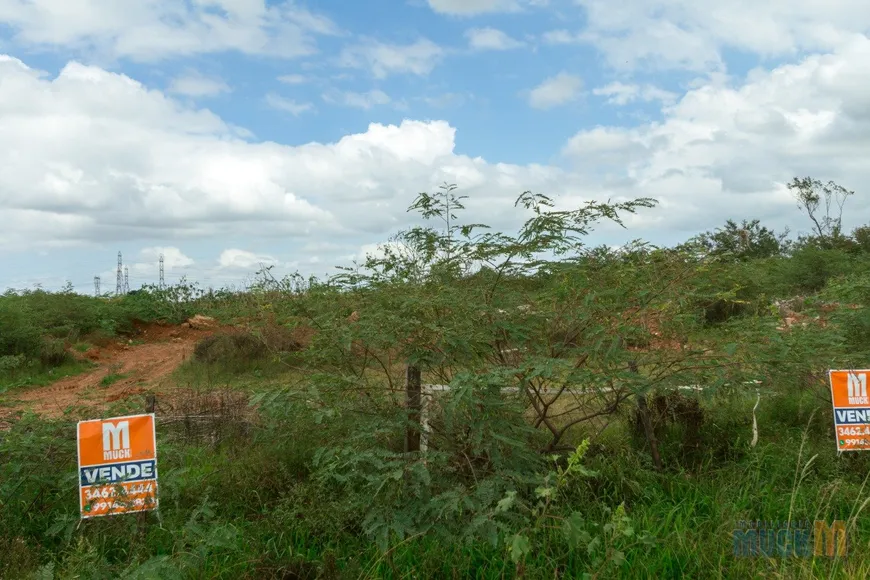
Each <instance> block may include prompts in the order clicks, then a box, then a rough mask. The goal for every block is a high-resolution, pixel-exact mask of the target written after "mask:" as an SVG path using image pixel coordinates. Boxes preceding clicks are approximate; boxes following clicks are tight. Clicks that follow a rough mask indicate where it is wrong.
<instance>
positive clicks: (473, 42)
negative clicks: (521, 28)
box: [465, 27, 525, 50]
mask: <svg viewBox="0 0 870 580" xmlns="http://www.w3.org/2000/svg"><path fill="white" fill-rule="evenodd" d="M465 37H466V38H467V39H468V46H469V47H471V48H472V49H474V50H510V49H512V48H520V47H522V46H524V45H525V43H523V42H520V41H519V40H516V39H513V38H511V37H510V36H508V35H507V34H505V33H504V32H502V31H501V30H498V29H497V28H489V27H487V28H472V29H470V30H466V31H465Z"/></svg>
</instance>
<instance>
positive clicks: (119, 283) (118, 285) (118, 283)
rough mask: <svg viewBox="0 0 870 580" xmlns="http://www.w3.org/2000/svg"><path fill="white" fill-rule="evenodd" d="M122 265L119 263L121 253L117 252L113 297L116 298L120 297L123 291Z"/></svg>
mask: <svg viewBox="0 0 870 580" xmlns="http://www.w3.org/2000/svg"><path fill="white" fill-rule="evenodd" d="M122 265H123V264H122V261H121V252H118V270H117V273H116V279H115V295H116V296H120V295H121V293H122V292H123V291H124V279H123V278H122V274H121V266H122Z"/></svg>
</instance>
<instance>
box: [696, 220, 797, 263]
mask: <svg viewBox="0 0 870 580" xmlns="http://www.w3.org/2000/svg"><path fill="white" fill-rule="evenodd" d="M787 237H788V231H786V232H784V233H782V234H776V233H775V232H774V231H773V230H771V229H768V228H767V227H764V226H762V225H761V222H760V221H759V220H757V219H756V220H752V221H747V220H743V222H742V223H741V224H740V225H738V224H737V223H736V222H735V221H733V220H730V219H729V220H727V221H726V222H725V226H724V227H722V228H716V229H715V230H714V231H708V232H705V233H703V234H700V235H698V236H696V237H695V238H693V239H692V240H690V241H689V244H692V243H694V244H696V245H697V246H698V247H699V248H700V249H701V250H702V252H703V253H705V254H706V255H709V256H714V257H716V258H720V259H724V260H736V261H747V260H753V259H757V258H771V257H773V256H778V255H780V254H782V253H783V251H784V250H785V249H786V248H787V241H786V239H787Z"/></svg>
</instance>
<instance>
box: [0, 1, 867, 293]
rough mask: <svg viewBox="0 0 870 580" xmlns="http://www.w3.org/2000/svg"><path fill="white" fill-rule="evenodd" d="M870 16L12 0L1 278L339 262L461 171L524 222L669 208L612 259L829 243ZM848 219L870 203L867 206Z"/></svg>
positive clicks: (850, 181) (0, 60) (608, 232)
mask: <svg viewBox="0 0 870 580" xmlns="http://www.w3.org/2000/svg"><path fill="white" fill-rule="evenodd" d="M868 26H870V7H866V6H865V3H861V2H857V0H840V1H837V2H833V3H832V4H830V5H826V7H825V8H821V7H819V6H817V5H816V3H813V2H810V1H809V0H800V1H797V2H788V3H785V2H770V3H765V4H764V5H755V4H747V3H745V2H744V1H743V0H723V2H720V3H717V6H716V7H715V8H712V9H711V8H709V7H708V8H706V9H705V8H703V7H702V6H699V5H698V4H697V3H693V2H689V1H688V0H669V1H667V2H664V1H663V2H656V1H648V0H626V1H625V2H623V3H619V4H613V3H606V2H604V1H603V0H413V1H403V0H390V1H388V0H381V1H377V2H371V3H355V2H354V3H351V2H342V3H339V2H337V1H334V0H331V1H321V2H308V3H304V2H286V1H278V0H269V1H268V2H264V1H263V0H211V1H208V2H197V3H191V2H190V1H187V2H181V1H179V0H172V1H170V0H128V1H127V2H125V3H118V2H116V1H112V0H91V1H88V2H86V1H85V0H29V1H28V2H25V1H24V0H0V55H5V56H3V57H0V146H2V147H3V148H4V151H8V152H10V153H9V154H8V155H6V158H5V159H3V158H0V170H2V171H0V216H2V217H3V218H4V223H6V224H7V226H6V228H5V231H2V232H0V287H8V286H12V287H18V288H21V287H32V286H34V285H35V284H41V285H43V286H44V287H46V288H57V287H60V286H61V285H62V284H63V282H64V281H65V280H71V281H72V282H73V283H74V285H75V286H76V288H77V289H79V290H81V291H88V292H90V291H92V289H93V282H92V279H93V276H95V275H100V276H101V277H102V281H103V288H104V289H106V288H107V287H112V288H113V287H114V278H113V276H114V274H113V271H114V264H115V260H116V255H117V252H118V251H119V250H120V251H122V253H123V255H124V258H125V260H124V261H125V263H126V264H127V265H128V267H129V268H130V279H131V286H133V287H135V286H138V285H139V284H140V283H147V282H152V281H154V280H155V279H156V272H157V266H156V260H157V258H156V257H157V256H158V255H159V254H160V253H163V254H164V255H165V256H166V258H165V259H166V263H167V280H168V281H170V282H171V281H174V280H177V279H179V278H180V277H181V276H183V275H186V276H187V277H188V279H192V280H197V281H200V282H201V283H203V284H206V285H208V284H212V285H218V286H219V285H223V284H240V283H243V282H244V281H245V280H246V279H248V278H250V276H251V275H252V274H253V273H254V272H255V271H256V269H257V268H258V265H259V264H261V263H262V264H274V265H275V268H276V270H277V271H278V272H280V273H289V272H292V271H294V270H299V271H300V272H302V273H305V274H309V273H314V274H317V275H322V274H324V273H328V272H331V271H333V269H332V266H334V265H338V264H346V263H348V262H349V260H350V259H352V258H353V257H361V256H362V255H364V254H365V252H367V251H373V250H375V249H376V247H377V245H378V244H379V243H382V242H385V241H386V240H387V239H388V238H389V236H390V235H391V234H393V233H395V232H396V231H397V230H399V229H402V228H404V227H408V226H410V225H413V224H414V223H416V222H415V221H414V217H413V216H410V215H408V214H407V213H406V212H405V209H406V208H407V206H408V205H409V204H410V203H411V201H412V200H413V196H414V194H415V193H416V192H418V191H421V190H432V189H434V188H435V187H437V185H438V184H439V183H441V182H442V181H444V180H447V181H452V182H456V183H457V184H458V185H459V186H460V188H461V189H462V193H465V194H468V195H470V196H471V198H472V202H471V203H470V204H469V209H468V215H467V217H468V219H469V220H472V221H484V222H487V223H490V224H492V225H493V226H496V227H501V228H506V229H511V228H513V227H515V226H516V225H517V224H518V223H519V222H520V220H521V219H522V216H521V215H519V214H517V213H516V212H515V211H513V210H512V202H513V200H514V199H515V198H516V196H517V195H518V194H519V193H521V192H522V191H524V190H526V189H530V190H534V191H537V192H540V193H546V194H548V195H553V196H555V197H556V198H557V199H558V200H560V203H561V204H563V205H564V206H565V207H568V206H571V205H576V204H577V203H580V202H582V201H583V200H587V199H593V198H594V199H605V198H608V197H612V198H632V197H640V196H650V197H655V198H657V199H658V200H659V201H660V206H659V207H658V208H657V209H655V210H647V211H645V212H644V213H643V214H642V215H639V216H638V217H637V218H634V219H632V220H629V222H628V225H629V229H628V231H623V230H619V229H617V228H614V227H612V226H603V227H602V228H601V229H600V230H599V231H597V232H596V233H595V234H594V235H593V236H591V237H590V242H591V243H593V244H599V243H608V244H619V243H624V242H626V241H628V240H630V239H633V238H638V237H639V238H644V239H647V240H649V241H651V242H653V243H661V244H672V243H675V242H678V241H682V240H684V239H686V238H687V237H689V236H690V235H692V234H694V233H697V232H699V231H704V230H706V229H711V228H714V227H717V226H719V225H721V224H722V223H723V222H724V221H725V219H727V218H733V219H738V220H739V219H743V218H747V219H751V218H759V219H762V220H763V221H764V222H765V223H766V224H768V225H770V226H772V227H776V228H778V229H779V228H781V227H784V226H785V225H790V226H791V227H792V229H794V230H805V229H807V225H808V224H807V223H806V220H804V219H802V218H801V216H800V215H799V214H798V213H797V211H796V209H795V204H794V202H793V200H792V199H791V198H790V197H789V196H788V193H787V192H786V191H785V188H784V184H785V183H786V182H787V181H789V180H790V179H791V177H793V176H798V175H801V176H802V175H812V176H814V177H817V178H819V179H822V180H828V179H833V180H835V181H837V182H838V183H841V184H843V185H844V186H846V187H849V188H851V189H856V190H857V189H858V186H859V184H860V183H862V182H863V180H865V179H866V178H867V177H868V175H866V174H867V173H868V170H867V169H866V168H865V167H866V164H865V163H864V162H863V157H862V154H861V151H862V148H863V147H865V146H866V145H867V143H866V142H865V141H866V140H867V139H868V138H867V137H866V136H865V135H868V132H867V131H864V130H863V129H864V127H865V125H866V123H867V116H866V115H865V114H864V113H863V112H862V111H863V107H862V105H861V103H864V102H866V99H867V98H868V97H870V94H868V93H870V88H867V87H870V82H868V81H870V65H868V64H867V63H868V62H870V59H868V58H867V57H868V56H870V40H868V38H867V36H866V30H868ZM847 207H848V211H847V212H846V214H845V216H844V219H845V222H846V224H847V226H850V227H851V226H855V225H859V224H860V223H864V222H866V221H867V219H866V218H865V217H864V216H867V215H870V212H868V211H867V210H868V209H870V204H868V202H867V199H866V196H865V195H864V194H863V192H861V191H856V195H855V197H854V198H853V199H851V200H850V201H849V205H848V206H847Z"/></svg>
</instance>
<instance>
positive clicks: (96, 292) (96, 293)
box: [94, 276, 100, 298]
mask: <svg viewBox="0 0 870 580" xmlns="http://www.w3.org/2000/svg"><path fill="white" fill-rule="evenodd" d="M94 296H96V297H97V298H99V297H100V277H99V276H94Z"/></svg>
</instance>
